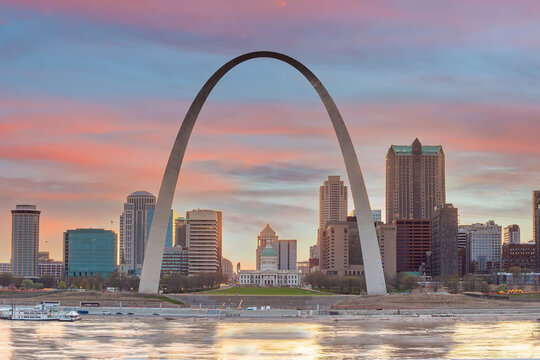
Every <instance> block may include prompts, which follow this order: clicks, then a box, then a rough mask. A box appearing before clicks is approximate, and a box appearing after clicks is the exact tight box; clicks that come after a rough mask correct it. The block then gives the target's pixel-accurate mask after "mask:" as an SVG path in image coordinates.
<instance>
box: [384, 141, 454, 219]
mask: <svg viewBox="0 0 540 360" xmlns="http://www.w3.org/2000/svg"><path fill="white" fill-rule="evenodd" d="M444 171H445V170H444V152H443V149H442V146H440V145H438V146H427V145H424V146H423V145H422V144H421V143H420V141H419V140H418V139H415V140H414V142H413V143H412V145H392V146H390V148H389V149H388V153H387V154H386V223H387V224H391V223H392V221H393V220H397V219H431V215H432V213H433V209H434V208H435V206H437V205H441V204H444V203H445V202H446V190H445V173H444Z"/></svg>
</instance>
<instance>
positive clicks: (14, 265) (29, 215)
mask: <svg viewBox="0 0 540 360" xmlns="http://www.w3.org/2000/svg"><path fill="white" fill-rule="evenodd" d="M40 214H41V211H39V210H37V209H36V205H17V206H16V207H15V210H11V272H12V273H13V275H14V276H20V277H27V278H35V277H38V275H39V268H38V252H39V216H40Z"/></svg>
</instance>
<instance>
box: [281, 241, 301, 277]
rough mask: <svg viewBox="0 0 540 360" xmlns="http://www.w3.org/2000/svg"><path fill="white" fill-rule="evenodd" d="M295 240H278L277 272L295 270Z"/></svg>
mask: <svg viewBox="0 0 540 360" xmlns="http://www.w3.org/2000/svg"><path fill="white" fill-rule="evenodd" d="M296 260H297V251H296V240H278V270H296Z"/></svg>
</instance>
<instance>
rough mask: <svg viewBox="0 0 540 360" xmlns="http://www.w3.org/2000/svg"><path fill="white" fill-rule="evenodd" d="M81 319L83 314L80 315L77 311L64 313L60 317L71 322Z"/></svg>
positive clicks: (60, 319) (61, 319)
mask: <svg viewBox="0 0 540 360" xmlns="http://www.w3.org/2000/svg"><path fill="white" fill-rule="evenodd" d="M81 319H82V317H81V315H79V313H78V312H76V311H70V312H68V313H65V314H62V315H60V317H59V318H58V320H59V321H70V322H71V321H77V320H81Z"/></svg>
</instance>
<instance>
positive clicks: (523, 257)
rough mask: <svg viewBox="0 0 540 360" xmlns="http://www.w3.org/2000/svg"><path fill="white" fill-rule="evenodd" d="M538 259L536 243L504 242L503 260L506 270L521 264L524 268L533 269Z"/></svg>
mask: <svg viewBox="0 0 540 360" xmlns="http://www.w3.org/2000/svg"><path fill="white" fill-rule="evenodd" d="M535 260H536V244H512V243H509V244H504V245H503V248H502V261H503V268H504V270H506V271H508V270H509V269H510V268H511V267H514V266H519V267H520V268H522V269H529V270H531V269H533V268H534V262H535Z"/></svg>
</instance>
